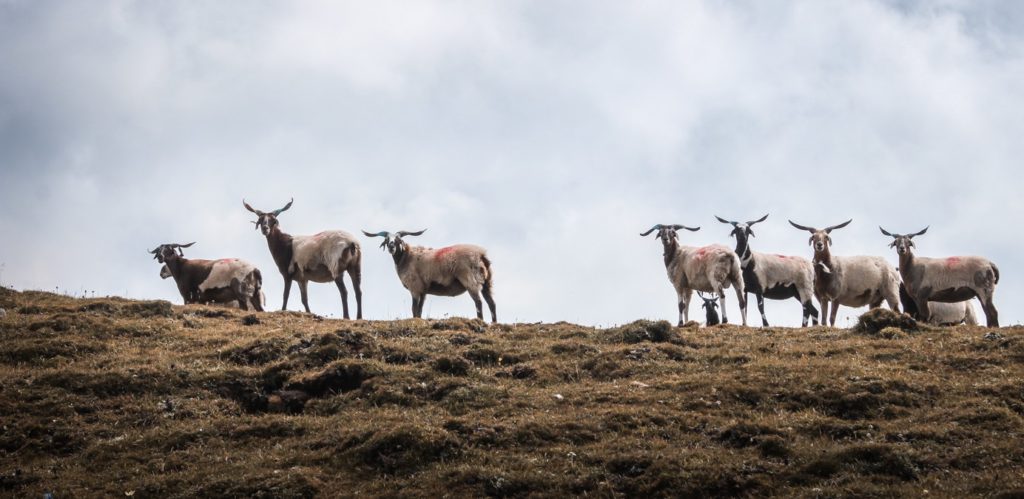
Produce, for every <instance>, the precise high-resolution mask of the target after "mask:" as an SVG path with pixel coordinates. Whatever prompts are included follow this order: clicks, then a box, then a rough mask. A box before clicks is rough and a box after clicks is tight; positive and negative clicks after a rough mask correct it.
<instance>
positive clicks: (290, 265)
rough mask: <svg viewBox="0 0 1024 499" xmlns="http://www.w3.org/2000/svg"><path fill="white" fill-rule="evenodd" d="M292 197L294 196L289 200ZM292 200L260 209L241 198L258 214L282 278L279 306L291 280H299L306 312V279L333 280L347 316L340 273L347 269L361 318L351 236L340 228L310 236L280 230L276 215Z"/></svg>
mask: <svg viewBox="0 0 1024 499" xmlns="http://www.w3.org/2000/svg"><path fill="white" fill-rule="evenodd" d="M292 201H294V199H293V200H292ZM292 201H288V204H286V205H285V206H284V208H281V209H279V210H274V211H269V212H264V211H260V210H257V209H254V208H253V207H252V206H249V204H248V203H246V202H245V200H244V199H243V200H242V205H243V206H245V209H247V210H249V211H251V212H253V213H255V214H256V215H257V216H258V217H259V218H257V219H256V221H255V222H253V223H254V224H255V225H256V228H257V229H260V230H261V231H262V232H263V235H264V236H266V238H267V246H269V247H270V254H271V256H273V257H274V263H276V264H277V269H278V270H279V271H280V272H281V277H283V278H284V299H283V300H282V303H281V310H287V309H288V294H289V293H290V292H291V289H292V281H295V282H297V283H299V292H300V293H301V295H302V306H303V307H305V309H306V312H307V313H310V310H309V301H308V298H307V293H306V286H307V283H309V281H313V282H334V283H335V284H336V285H337V286H338V292H339V293H340V294H341V309H342V315H343V317H344V318H346V319H348V318H349V315H348V290H347V289H345V280H344V275H345V273H346V272H348V276H349V279H352V288H353V289H354V290H355V293H356V318H357V319H362V318H363V291H362V288H361V287H360V281H361V279H362V270H361V262H362V252H361V250H360V249H359V241H357V240H356V238H355V236H353V235H352V234H349V233H348V232H345V231H342V230H326V231H323V232H320V233H317V234H315V235H312V236H293V235H290V234H286V233H285V232H284V231H282V230H281V227H280V224H279V223H278V221H277V216H278V215H280V214H281V213H282V212H283V211H285V210H287V209H288V208H291V206H292Z"/></svg>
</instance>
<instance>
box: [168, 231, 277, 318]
mask: <svg viewBox="0 0 1024 499" xmlns="http://www.w3.org/2000/svg"><path fill="white" fill-rule="evenodd" d="M193 244H195V243H194V242H192V243H188V244H161V245H160V246H157V248H156V249H154V250H151V251H150V253H151V254H153V258H154V259H156V260H157V261H158V262H160V263H162V264H164V265H163V267H162V268H161V270H160V277H162V278H164V279H167V278H168V277H174V282H175V283H176V284H177V285H178V292H179V293H181V297H182V298H183V299H184V300H185V303H186V304H191V303H237V304H238V307H239V308H241V309H242V310H249V307H250V306H252V308H254V309H255V310H257V311H259V312H262V311H263V301H262V295H263V292H262V290H261V289H260V288H261V287H262V286H263V276H262V275H261V274H260V271H259V269H257V268H256V266H254V265H253V264H251V263H248V262H246V261H244V260H239V259H237V258H224V259H221V260H198V259H188V258H185V254H184V252H182V250H181V248H188V247H190V246H192V245H193Z"/></svg>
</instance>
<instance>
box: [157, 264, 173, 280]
mask: <svg viewBox="0 0 1024 499" xmlns="http://www.w3.org/2000/svg"><path fill="white" fill-rule="evenodd" d="M168 277H171V269H170V268H169V267H168V266H167V265H164V266H163V267H160V278H161V279H167V278H168Z"/></svg>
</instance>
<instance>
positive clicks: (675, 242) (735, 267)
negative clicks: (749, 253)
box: [640, 224, 747, 326]
mask: <svg viewBox="0 0 1024 499" xmlns="http://www.w3.org/2000/svg"><path fill="white" fill-rule="evenodd" d="M679 229H686V230H689V231H698V230H700V227H686V226H684V225H678V224H677V225H662V224H657V225H655V226H653V227H651V228H650V229H649V230H648V231H647V232H643V233H641V234H640V235H641V236H647V235H648V234H650V233H652V232H654V231H658V235H657V236H655V237H656V238H657V239H661V243H662V246H663V247H664V250H665V252H664V254H663V256H664V258H665V270H666V271H667V272H668V279H669V281H671V282H672V286H674V287H675V288H676V296H677V297H678V303H679V325H680V326H682V325H683V324H685V323H686V321H687V320H688V319H689V304H690V298H691V296H692V294H693V291H694V290H697V291H704V292H708V293H715V294H717V295H718V296H719V301H720V302H721V304H722V322H723V323H728V322H729V318H728V316H727V313H726V310H725V294H724V293H723V290H725V289H727V288H729V286H730V285H731V286H733V287H735V289H736V300H737V301H738V302H739V305H740V315H741V316H742V319H743V325H744V326H746V325H747V302H746V299H745V298H744V287H743V270H742V269H741V267H740V259H739V257H738V256H736V253H734V252H733V251H732V250H730V249H729V248H727V247H725V246H722V245H721V244H712V245H709V246H703V247H700V248H697V247H693V246H680V245H679V235H678V234H677V233H676V231H678V230H679Z"/></svg>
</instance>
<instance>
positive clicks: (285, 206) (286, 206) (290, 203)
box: [271, 198, 295, 217]
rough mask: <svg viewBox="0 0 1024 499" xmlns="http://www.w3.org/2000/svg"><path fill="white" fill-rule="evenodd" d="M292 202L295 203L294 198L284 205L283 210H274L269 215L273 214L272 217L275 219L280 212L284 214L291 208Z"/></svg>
mask: <svg viewBox="0 0 1024 499" xmlns="http://www.w3.org/2000/svg"><path fill="white" fill-rule="evenodd" d="M294 202H295V198H291V200H290V201H288V204H286V205H284V208H281V209H278V210H274V211H272V212H271V213H273V214H274V216H275V217H276V216H278V215H280V214H281V213H282V212H284V211H285V210H287V209H288V208H291V207H292V203H294Z"/></svg>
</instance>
